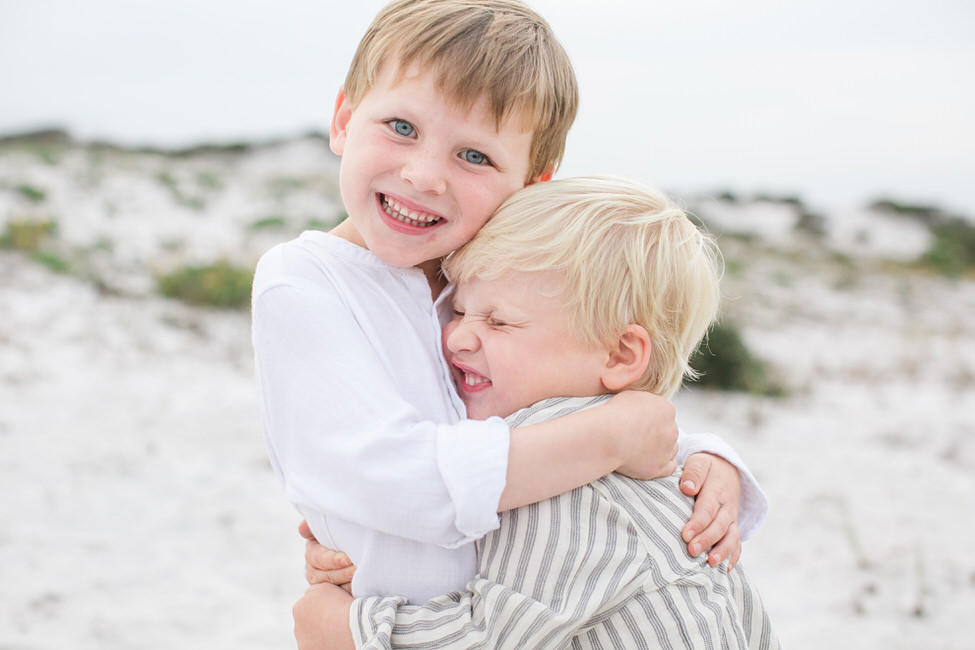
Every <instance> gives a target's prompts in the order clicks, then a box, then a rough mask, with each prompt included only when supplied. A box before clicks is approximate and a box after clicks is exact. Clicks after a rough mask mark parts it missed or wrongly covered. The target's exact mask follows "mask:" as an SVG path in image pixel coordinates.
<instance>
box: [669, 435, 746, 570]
mask: <svg viewBox="0 0 975 650" xmlns="http://www.w3.org/2000/svg"><path fill="white" fill-rule="evenodd" d="M680 489H681V492H683V493H684V494H686V495H687V496H696V497H697V498H696V499H695V501H694V512H693V513H692V514H691V518H690V520H689V521H688V522H687V525H685V526H684V529H683V530H682V531H681V537H682V538H683V539H684V541H685V542H687V543H688V544H687V551H688V552H689V553H690V554H691V555H693V556H694V557H697V556H698V555H700V553H701V551H703V550H706V549H708V548H710V549H711V551H710V552H709V553H708V564H710V565H711V566H717V565H719V564H721V562H722V561H723V560H724V559H725V558H731V560H730V561H729V562H728V571H731V569H733V568H734V566H735V564H737V563H738V559H739V558H740V557H741V537H740V536H739V534H738V499H739V496H740V494H741V478H740V477H739V476H738V470H737V469H736V468H735V466H734V465H732V464H731V463H729V462H728V461H726V460H725V459H724V458H721V457H720V456H715V455H714V454H708V453H699V454H692V455H691V456H690V457H688V459H687V461H686V462H685V463H684V473H683V474H682V475H681V479H680Z"/></svg>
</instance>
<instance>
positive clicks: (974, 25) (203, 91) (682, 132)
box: [0, 0, 975, 216]
mask: <svg viewBox="0 0 975 650" xmlns="http://www.w3.org/2000/svg"><path fill="white" fill-rule="evenodd" d="M382 4H383V3H382V2H381V1H374V0H343V1H342V2H335V1H332V0H328V1H323V0H274V1H271V0H267V1H261V2H256V1H248V0H87V1H85V2H79V1H77V0H29V1H28V0H0V133H10V132H16V131H23V130H27V129H32V128H37V127H41V126H51V125H54V126H62V127H65V128H68V129H69V130H70V131H71V132H72V133H74V134H75V135H77V136H80V137H82V138H106V139H111V140H115V141H118V142H121V143H133V144H135V143H138V144H162V145H182V144H189V143H194V142H198V141H201V140H205V141H225V140H234V139H240V138H262V137H269V136H287V135H292V134H297V133H301V132H304V131H307V130H311V129H315V130H319V131H324V130H326V129H327V127H328V120H329V118H330V112H331V108H332V103H333V100H334V96H335V91H336V89H337V88H338V85H339V84H340V83H341V82H342V79H343V77H344V74H345V69H346V67H347V66H348V63H349V60H350V59H351V56H352V52H353V50H354V48H355V45H356V42H357V41H358V39H359V37H360V36H361V34H362V32H363V31H364V29H365V27H366V26H367V24H368V22H369V20H370V19H371V18H372V16H373V14H374V13H375V12H376V11H377V10H378V8H379V7H380V6H381V5H382ZM530 4H531V5H532V6H534V7H535V8H536V9H538V10H539V11H540V12H541V13H542V14H543V15H544V16H545V17H546V18H547V19H548V20H549V21H550V22H551V24H552V26H553V28H554V30H555V32H556V34H557V36H558V37H559V38H560V39H561V40H562V42H563V43H564V44H565V46H566V49H567V50H568V51H569V55H570V56H571V58H572V60H573V62H574V64H575V66H576V71H577V73H578V76H579V79H580V86H581V93H582V111H581V113H580V116H579V119H578V120H577V122H576V126H575V127H574V129H573V132H572V134H571V135H570V140H569V147H568V154H567V157H566V160H565V163H564V164H563V167H562V171H561V172H560V174H559V175H560V176H566V175H575V174H584V173H615V174H624V175H628V176H633V177H636V178H639V179H641V180H643V181H645V182H649V183H653V184H656V185H659V186H661V187H663V188H664V189H666V190H668V191H670V192H672V193H675V194H677V195H678V196H681V195H683V196H690V195H692V194H697V193H700V192H718V191H721V190H724V189H731V190H734V191H738V192H741V193H752V192H759V191H761V192H772V193H783V194H785V193H788V194H799V195H801V196H802V197H803V198H804V199H806V200H807V201H808V202H809V203H811V204H813V205H814V206H821V207H824V208H826V207H839V206H845V205H851V204H858V203H863V202H866V201H868V200H870V199H873V198H876V197H878V196H887V197H893V198H897V199H900V200H904V201H912V202H924V203H937V204H940V205H942V206H944V207H947V208H949V209H953V210H959V211H963V212H965V213H967V214H969V215H971V216H975V126H973V121H975V83H973V81H972V79H973V78H975V2H972V1H971V0H917V1H905V0H887V1H882V0H870V1H868V0H816V1H813V0H798V1H790V0H767V1H766V0H743V1H739V2H727V1H725V2H718V1H715V0H695V1H693V2H677V1H674V0H667V1H666V2H664V1H656V0H600V1H599V2H593V1H592V0H535V1H533V2H530Z"/></svg>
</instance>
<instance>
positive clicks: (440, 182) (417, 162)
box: [400, 148, 447, 194]
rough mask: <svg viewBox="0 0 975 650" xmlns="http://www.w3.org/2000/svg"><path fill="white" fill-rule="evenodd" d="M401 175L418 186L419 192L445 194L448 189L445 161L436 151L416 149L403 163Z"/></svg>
mask: <svg viewBox="0 0 975 650" xmlns="http://www.w3.org/2000/svg"><path fill="white" fill-rule="evenodd" d="M400 177H401V178H402V179H403V180H404V181H406V182H407V183H409V184H410V185H412V186H413V187H415V188H416V190H417V191H418V192H423V193H430V194H443V193H444V192H445V191H446V189H447V178H446V173H445V170H444V167H443V162H442V161H441V160H440V159H439V157H438V156H437V155H436V153H435V152H432V151H428V150H426V149H420V148H418V149H416V150H415V151H414V153H413V155H412V156H411V157H410V158H409V160H407V161H406V162H405V163H404V164H403V168H402V170H401V172H400Z"/></svg>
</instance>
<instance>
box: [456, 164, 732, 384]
mask: <svg viewBox="0 0 975 650" xmlns="http://www.w3.org/2000/svg"><path fill="white" fill-rule="evenodd" d="M720 260H721V258H720V253H719V251H718V248H717V245H716V244H715V242H714V240H713V239H712V238H711V237H710V236H709V235H708V234H707V233H705V232H703V231H702V230H701V229H700V228H698V227H697V226H696V225H695V224H694V223H693V222H692V221H691V220H690V219H689V218H688V217H687V215H686V214H685V213H684V212H683V211H682V210H681V209H680V208H679V207H678V206H677V205H676V204H675V203H674V202H673V201H671V200H670V199H669V198H668V197H667V196H665V195H664V194H662V193H660V192H658V191H656V190H653V189H650V188H647V187H644V186H641V185H639V184H637V183H633V182H630V181H625V180H622V179H618V178H610V177H589V178H573V179H567V180H559V181H551V182H548V183H537V184H535V185H530V186H528V187H526V188H525V189H523V190H519V191H518V192H516V193H515V194H514V195H513V196H512V197H511V198H510V199H508V201H506V202H505V203H504V204H502V206H501V207H500V208H498V211H497V212H496V213H495V215H494V216H493V217H492V218H491V220H490V221H488V223H487V224H486V225H485V226H484V227H483V228H481V230H480V232H478V233H477V235H475V236H474V238H473V239H472V240H471V241H470V242H469V243H468V244H467V245H465V246H464V247H462V248H461V249H459V250H458V251H456V252H455V253H454V254H453V255H451V256H450V257H449V258H447V260H446V262H445V264H444V270H445V272H446V273H447V275H448V276H449V277H450V279H451V280H452V281H454V282H464V281H465V280H468V279H471V278H474V277H479V278H483V279H492V278H498V277H501V276H504V275H505V274H506V273H509V272H513V271H514V272H527V273H532V272H540V271H553V270H554V271H557V272H558V273H559V274H560V276H561V278H562V282H563V284H562V287H561V289H562V294H561V295H562V297H563V298H564V299H565V301H566V306H567V308H568V311H569V318H570V323H569V324H570V327H571V329H572V330H573V331H574V332H575V333H576V334H577V335H578V336H579V337H580V340H581V341H582V342H583V343H584V344H587V345H592V346H596V345H607V344H612V343H613V341H615V340H617V337H619V336H620V335H621V334H622V333H623V331H624V330H625V329H626V327H627V326H628V325H630V324H634V323H635V324H637V325H641V326H642V327H644V328H645V329H646V330H647V332H648V333H649V335H650V341H651V345H652V356H651V361H650V364H649V367H648V368H647V371H646V373H644V375H643V377H641V379H640V380H639V381H637V382H636V383H635V384H633V385H631V386H630V388H633V389H637V390H646V391H650V392H653V393H657V394H659V395H664V396H668V397H669V396H670V395H672V394H673V393H674V392H676V391H677V389H678V388H680V385H681V381H682V379H683V377H684V376H685V375H687V376H694V371H693V370H692V369H691V367H690V365H689V363H688V360H689V358H690V355H691V354H692V353H693V352H694V351H695V350H696V348H697V346H698V344H699V343H700V341H701V339H702V338H703V337H704V335H705V334H706V332H707V330H708V327H710V325H711V323H712V322H713V321H714V319H715V317H716V316H717V311H718V303H719V300H720V294H719V287H718V282H719V278H720Z"/></svg>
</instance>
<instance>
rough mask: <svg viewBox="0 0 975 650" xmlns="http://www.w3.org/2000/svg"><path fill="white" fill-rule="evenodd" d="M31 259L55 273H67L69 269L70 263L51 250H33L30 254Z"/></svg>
mask: <svg viewBox="0 0 975 650" xmlns="http://www.w3.org/2000/svg"><path fill="white" fill-rule="evenodd" d="M31 259H33V260H34V261H35V262H37V263H38V264H40V265H41V266H44V267H46V268H47V269H49V270H51V271H54V272H55V273H69V272H70V271H71V264H69V263H68V261H67V260H66V259H64V258H63V257H61V256H60V255H58V254H57V253H53V252H51V251H43V250H37V251H34V252H33V253H32V254H31Z"/></svg>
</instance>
